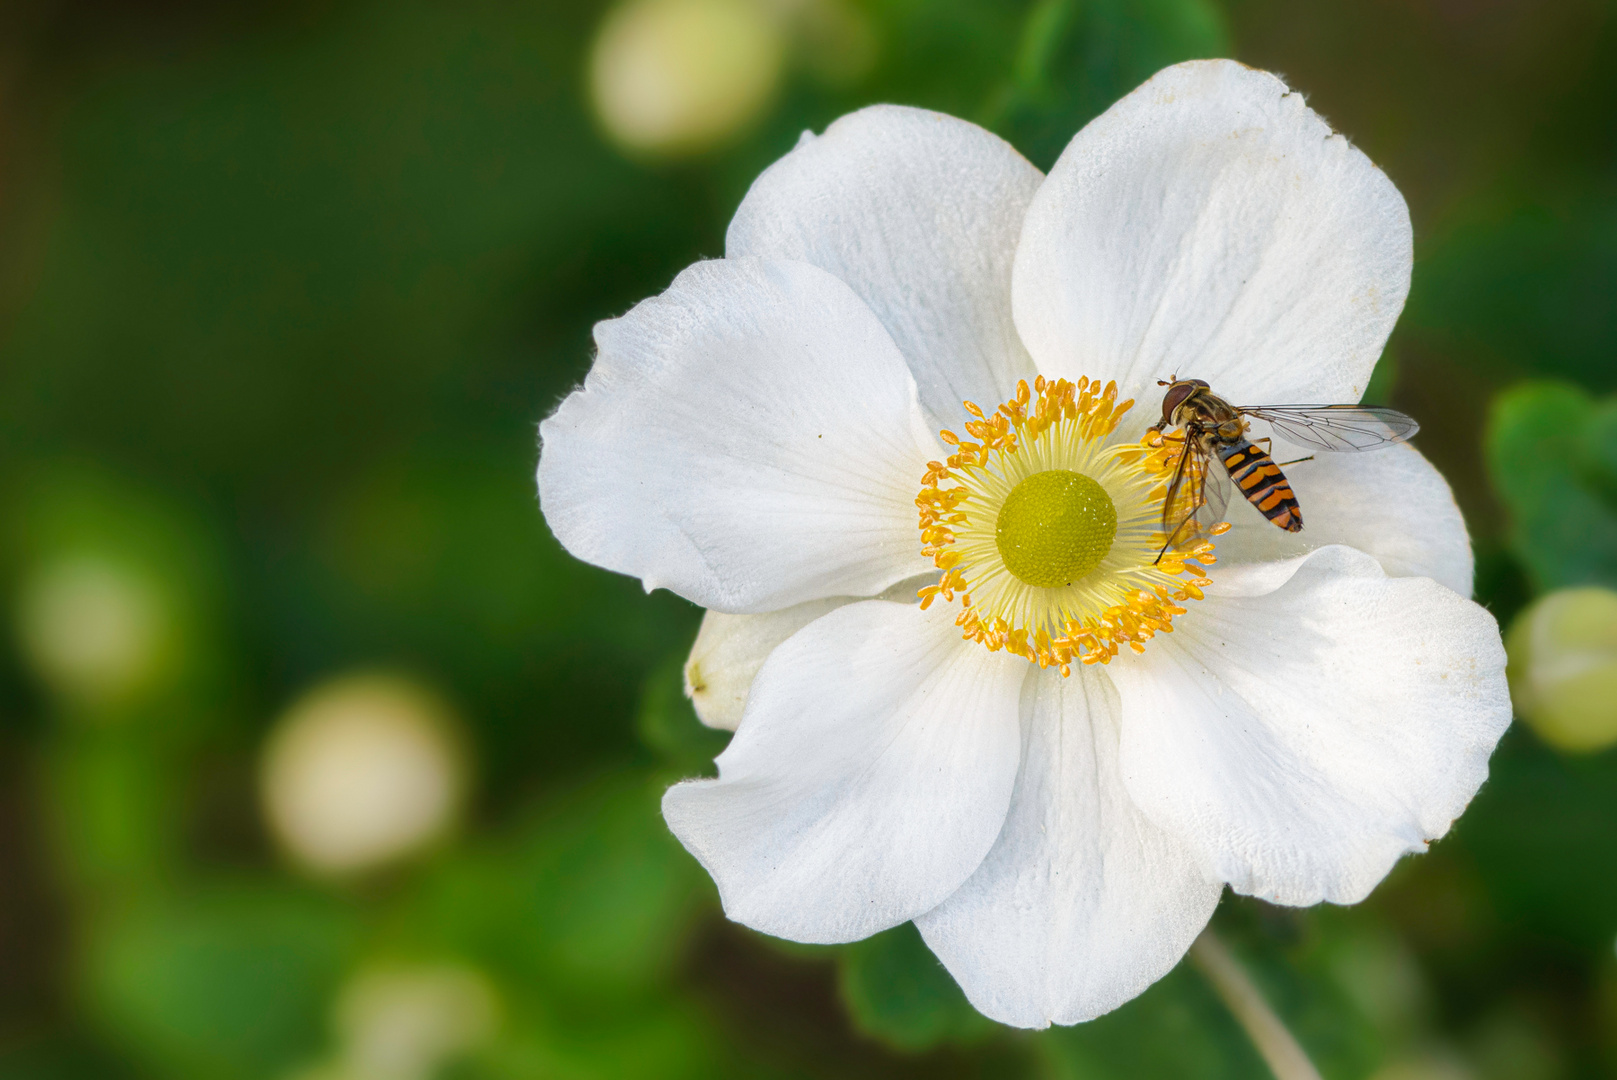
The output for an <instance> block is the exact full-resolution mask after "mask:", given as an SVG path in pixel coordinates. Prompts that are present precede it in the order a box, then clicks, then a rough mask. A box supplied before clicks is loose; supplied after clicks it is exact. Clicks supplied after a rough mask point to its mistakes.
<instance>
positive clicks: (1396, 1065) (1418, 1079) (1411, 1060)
mask: <svg viewBox="0 0 1617 1080" xmlns="http://www.w3.org/2000/svg"><path fill="white" fill-rule="evenodd" d="M1475 1077H1476V1074H1475V1073H1474V1072H1472V1071H1471V1070H1470V1069H1468V1068H1467V1067H1466V1065H1465V1063H1464V1062H1463V1061H1461V1060H1460V1058H1459V1056H1458V1055H1456V1054H1455V1053H1453V1052H1452V1051H1448V1050H1444V1049H1437V1048H1434V1049H1429V1050H1427V1051H1424V1052H1422V1053H1419V1054H1416V1055H1415V1056H1413V1057H1405V1058H1399V1059H1397V1060H1395V1061H1393V1062H1391V1063H1389V1064H1387V1065H1383V1066H1382V1067H1381V1068H1380V1069H1378V1070H1377V1071H1376V1072H1375V1074H1374V1075H1373V1076H1372V1077H1371V1080H1475Z"/></svg>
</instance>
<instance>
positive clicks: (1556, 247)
mask: <svg viewBox="0 0 1617 1080" xmlns="http://www.w3.org/2000/svg"><path fill="white" fill-rule="evenodd" d="M1404 322H1405V325H1406V328H1415V329H1421V330H1426V331H1437V332H1439V333H1442V334H1444V335H1446V336H1449V337H1451V338H1453V339H1455V340H1457V341H1458V342H1460V343H1461V344H1462V345H1468V346H1471V347H1473V348H1474V349H1475V350H1476V351H1478V352H1480V353H1482V354H1483V355H1489V356H1494V357H1497V358H1501V359H1503V360H1505V361H1507V362H1509V363H1510V364H1511V365H1512V366H1513V367H1515V368H1516V369H1517V370H1519V371H1522V372H1524V373H1525V372H1534V373H1540V374H1545V375H1558V376H1561V377H1564V378H1574V379H1577V380H1579V381H1580V382H1583V383H1585V384H1587V385H1589V386H1592V387H1595V388H1597V389H1609V388H1611V387H1612V386H1613V385H1617V366H1614V365H1613V364H1612V357H1613V356H1614V355H1617V204H1613V203H1612V202H1611V201H1610V200H1602V199H1595V200H1588V201H1583V202H1576V203H1573V204H1571V205H1569V206H1566V207H1564V208H1561V209H1559V210H1557V211H1554V212H1552V211H1549V210H1542V209H1524V210H1521V211H1518V212H1516V213H1515V214H1513V215H1511V216H1508V217H1505V218H1504V219H1503V220H1497V221H1482V222H1477V223H1473V224H1468V225H1464V226H1461V227H1459V228H1456V229H1455V230H1454V231H1453V232H1452V233H1451V234H1450V235H1447V236H1445V237H1442V238H1440V239H1439V240H1437V241H1436V242H1434V243H1433V245H1432V250H1431V253H1430V255H1429V256H1428V255H1427V254H1426V253H1425V252H1424V251H1423V257H1422V259H1421V262H1420V265H1419V268H1418V269H1417V271H1416V273H1415V277H1414V283H1413V286H1412V291H1411V293H1410V300H1409V307H1408V310H1407V311H1406V313H1405V316H1404Z"/></svg>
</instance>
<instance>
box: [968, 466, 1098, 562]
mask: <svg viewBox="0 0 1617 1080" xmlns="http://www.w3.org/2000/svg"><path fill="white" fill-rule="evenodd" d="M1116 536H1117V507H1115V506H1113V505H1112V497H1111V496H1110V495H1108V494H1106V489H1105V488H1103V487H1101V486H1100V484H1098V483H1096V482H1095V481H1094V480H1092V479H1091V478H1089V477H1087V476H1085V475H1084V474H1083V473H1076V472H1069V471H1068V470H1066V469H1050V470H1049V471H1047V472H1041V473H1034V474H1033V475H1032V476H1030V477H1028V478H1027V479H1026V480H1023V481H1022V482H1021V483H1019V484H1017V485H1016V486H1015V487H1014V488H1012V489H1011V493H1010V494H1009V495H1007V496H1005V505H1004V506H1002V507H1000V511H999V518H998V520H997V521H996V522H995V523H994V541H995V543H997V544H998V545H999V554H1000V557H1001V558H1003V559H1004V560H1005V568H1006V569H1007V570H1009V571H1010V572H1011V573H1013V574H1015V575H1016V576H1017V577H1018V578H1020V579H1021V580H1023V581H1025V582H1026V583H1027V584H1029V585H1033V586H1035V587H1037V588H1041V589H1057V588H1060V587H1062V586H1063V585H1070V584H1072V583H1073V582H1075V581H1077V580H1078V579H1079V578H1081V577H1083V576H1084V575H1085V574H1087V573H1089V572H1090V571H1091V570H1093V569H1095V567H1097V566H1099V565H1100V561H1101V560H1102V559H1104V558H1105V557H1106V553H1107V552H1108V551H1110V550H1112V539H1113V538H1114V537H1116Z"/></svg>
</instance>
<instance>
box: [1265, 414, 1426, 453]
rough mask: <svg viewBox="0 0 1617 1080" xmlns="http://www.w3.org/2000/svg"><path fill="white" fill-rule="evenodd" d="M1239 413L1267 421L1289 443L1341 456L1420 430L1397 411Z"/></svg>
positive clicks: (1373, 447) (1386, 444)
mask: <svg viewBox="0 0 1617 1080" xmlns="http://www.w3.org/2000/svg"><path fill="white" fill-rule="evenodd" d="M1239 411H1240V412H1241V413H1242V414H1243V415H1246V416H1251V417H1255V418H1257V419H1259V420H1267V421H1268V422H1269V423H1270V424H1272V425H1274V429H1275V431H1276V433H1278V434H1279V435H1281V436H1282V437H1284V438H1285V439H1286V440H1287V441H1288V442H1294V443H1297V444H1298V445H1300V446H1312V447H1314V448H1315V449H1318V450H1331V451H1335V452H1342V453H1354V452H1357V451H1360V450H1379V449H1380V448H1381V447H1383V446H1391V445H1392V444H1393V443H1400V442H1403V441H1404V440H1405V439H1408V438H1410V437H1411V436H1413V435H1414V434H1415V432H1417V431H1419V430H1420V425H1419V424H1417V423H1415V420H1414V418H1413V417H1410V416H1406V415H1405V414H1403V413H1401V412H1399V411H1398V410H1397V409H1380V408H1374V407H1370V406H1365V405H1260V406H1255V407H1253V408H1250V409H1249V408H1245V407H1243V408H1241V409H1240V410H1239Z"/></svg>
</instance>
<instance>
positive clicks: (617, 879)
mask: <svg viewBox="0 0 1617 1080" xmlns="http://www.w3.org/2000/svg"><path fill="white" fill-rule="evenodd" d="M661 794H662V788H661V785H660V784H657V783H648V782H647V780H646V778H645V777H644V776H641V775H628V776H620V777H616V778H613V779H610V780H605V781H601V782H597V783H595V784H592V785H590V786H588V787H586V788H583V789H581V790H578V791H575V792H573V793H571V794H569V795H568V796H566V797H565V798H563V799H561V800H560V801H558V802H556V803H554V804H552V805H551V806H549V807H547V808H546V809H545V810H544V811H543V812H542V813H541V814H539V815H538V816H536V817H535V818H534V819H533V820H532V821H530V822H528V823H526V824H524V825H523V826H521V827H520V828H519V829H518V830H516V832H515V833H514V834H513V835H512V836H511V837H510V838H509V839H507V840H506V841H504V842H502V843H500V844H498V845H491V846H490V847H489V848H488V849H486V850H484V851H482V852H479V853H478V854H476V855H469V856H463V857H460V858H457V859H454V860H452V861H451V862H450V863H449V864H447V865H446V866H445V867H444V868H443V869H442V871H441V872H440V873H439V874H438V875H437V876H436V877H434V878H433V879H432V880H431V881H429V882H428V884H427V887H426V889H425V891H424V895H423V899H422V901H421V906H420V907H417V908H412V909H411V913H410V916H409V918H410V919H411V920H414V919H416V918H422V919H426V920H428V921H429V922H430V923H431V924H432V926H433V927H434V928H435V929H434V930H432V931H431V932H432V933H436V934H439V935H442V936H443V937H445V938H446V939H447V940H448V941H449V942H451V943H452V944H455V945H456V946H457V947H459V948H463V949H465V950H467V951H468V952H470V953H472V954H473V955H476V956H479V957H481V958H482V959H483V960H484V962H486V963H487V964H489V965H490V966H491V967H493V968H495V969H497V970H503V971H506V972H509V973H510V974H511V976H512V977H513V978H514V979H516V980H518V981H519V982H521V983H522V984H524V985H529V986H532V987H533V988H534V989H535V990H536V991H537V992H539V993H541V994H543V995H546V996H548V997H549V998H550V999H551V1000H552V1001H553V1003H555V1005H556V1007H558V1008H567V1007H573V1006H578V1005H580V1004H581V1003H583V1004H588V1003H589V1002H592V1001H595V1000H599V999H602V998H606V999H619V998H623V997H634V996H638V995H643V994H645V993H646V992H648V991H649V990H651V989H653V988H654V987H656V986H658V985H659V984H660V983H661V982H662V981H663V980H665V979H666V978H667V977H668V975H669V973H670V971H671V969H672V967H673V964H674V962H675V961H676V960H677V959H678V958H679V956H680V955H681V953H682V952H683V951H684V949H685V947H686V939H687V937H688V936H689V932H690V928H691V924H692V921H693V919H694V917H695V916H696V915H697V913H698V912H700V911H701V910H702V908H703V907H704V906H706V905H707V904H708V903H710V902H711V901H710V897H711V895H712V894H711V890H710V888H709V887H708V886H707V885H706V883H705V877H704V875H703V874H702V873H701V870H700V868H699V867H698V866H697V864H696V862H695V860H694V859H692V858H691V857H690V856H689V855H688V854H686V853H685V851H684V849H682V848H681V847H680V846H679V843H678V841H676V840H675V839H674V838H673V836H672V835H670V834H669V832H668V830H667V828H666V826H664V824H663V820H662V814H661V813H660V812H659V808H658V804H659V799H660V797H661ZM409 929H411V928H410V927H408V926H407V927H406V930H409Z"/></svg>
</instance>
